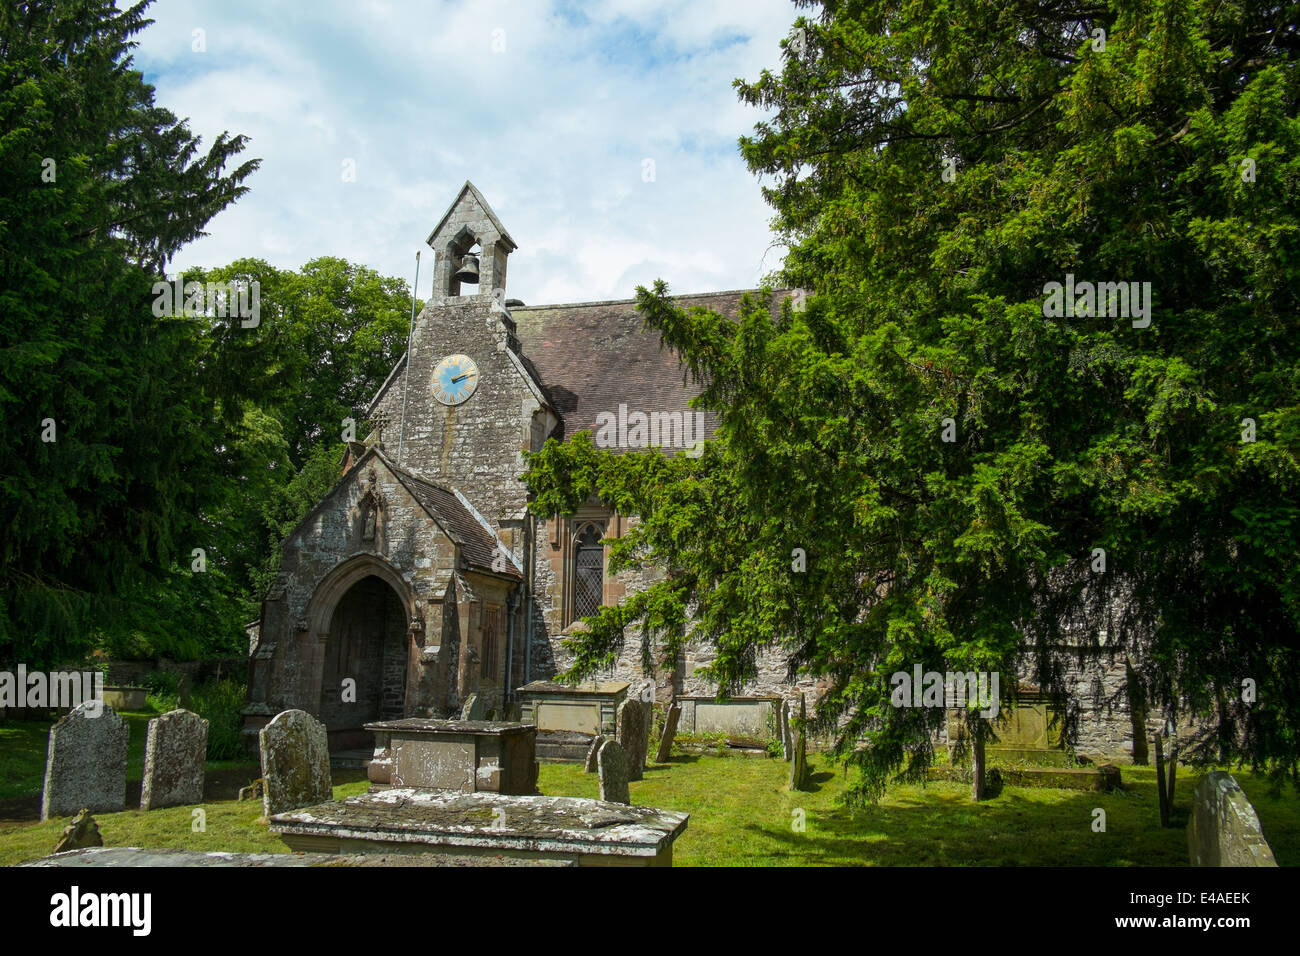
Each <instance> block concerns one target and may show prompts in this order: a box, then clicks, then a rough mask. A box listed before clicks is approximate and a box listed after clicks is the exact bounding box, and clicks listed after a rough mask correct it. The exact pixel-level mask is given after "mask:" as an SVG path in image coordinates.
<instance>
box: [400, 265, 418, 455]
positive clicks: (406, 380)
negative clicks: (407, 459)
mask: <svg viewBox="0 0 1300 956" xmlns="http://www.w3.org/2000/svg"><path fill="white" fill-rule="evenodd" d="M419 289H420V250H418V249H417V250H416V251H415V285H414V286H412V287H411V327H410V328H409V329H408V330H407V332H406V374H405V375H404V376H403V382H402V423H401V425H400V426H399V427H398V430H397V463H398V464H399V465H400V464H401V463H402V443H403V441H404V440H405V438H406V394H407V392H408V391H410V388H411V340H412V339H413V338H414V337H415V296H416V293H417V292H418V291H419Z"/></svg>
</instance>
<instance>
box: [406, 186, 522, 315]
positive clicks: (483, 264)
mask: <svg viewBox="0 0 1300 956" xmlns="http://www.w3.org/2000/svg"><path fill="white" fill-rule="evenodd" d="M427 241H428V243H429V246H430V247H431V248H432V249H433V253H434V265H433V298H434V299H435V300H442V299H450V298H456V297H458V296H480V295H483V296H491V295H494V294H496V290H497V289H500V290H501V293H500V294H499V295H498V298H501V299H502V300H503V301H504V295H505V287H506V258H507V257H508V256H509V255H510V253H512V252H514V251H515V249H516V248H517V246H516V245H515V241H514V240H513V239H511V238H510V233H508V232H506V228H505V226H503V225H501V220H499V219H498V218H497V216H496V213H494V212H493V211H492V207H491V206H489V205H488V203H487V200H486V199H484V198H483V194H482V193H480V192H479V191H478V189H477V188H475V186H474V184H473V183H471V182H468V181H466V183H465V185H464V186H463V187H461V190H460V194H459V195H458V196H457V197H456V201H455V202H453V203H452V204H451V208H449V209H448V210H447V212H446V214H445V215H444V216H443V217H442V220H441V221H440V222H439V223H438V225H437V226H435V227H434V229H433V232H431V233H429V238H428V240H427Z"/></svg>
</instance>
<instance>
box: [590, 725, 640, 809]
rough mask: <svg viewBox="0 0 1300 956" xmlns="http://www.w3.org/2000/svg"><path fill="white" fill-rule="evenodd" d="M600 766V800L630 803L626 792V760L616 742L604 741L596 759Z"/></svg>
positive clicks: (630, 796) (623, 752) (629, 796)
mask: <svg viewBox="0 0 1300 956" xmlns="http://www.w3.org/2000/svg"><path fill="white" fill-rule="evenodd" d="M596 762H597V763H598V764H599V765H600V799H602V800H607V801H609V802H610V803H631V802H632V795H631V793H630V792H629V791H628V786H627V781H628V763H629V761H628V759H627V753H626V752H625V751H624V750H623V748H622V747H621V746H619V743H618V741H617V740H606V741H605V742H604V743H603V744H601V747H600V753H599V754H598V755H597V757H596Z"/></svg>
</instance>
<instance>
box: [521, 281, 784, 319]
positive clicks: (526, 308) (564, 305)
mask: <svg viewBox="0 0 1300 956" xmlns="http://www.w3.org/2000/svg"><path fill="white" fill-rule="evenodd" d="M762 291H763V289H762V288H761V287H756V288H751V289H721V290H719V291H717V292H683V293H681V294H679V295H672V294H671V293H670V294H669V296H668V297H669V298H670V299H709V298H713V297H715V296H719V295H744V294H745V293H746V292H762ZM771 291H772V292H788V291H790V290H788V289H772V290H771ZM629 302H636V298H635V297H633V298H631V299H597V300H594V301H591V302H556V303H552V304H548V305H512V306H511V307H510V312H511V314H514V313H515V312H531V311H532V310H534V309H582V308H590V307H591V306H596V305H626V304H628V303H629Z"/></svg>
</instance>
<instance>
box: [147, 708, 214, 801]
mask: <svg viewBox="0 0 1300 956" xmlns="http://www.w3.org/2000/svg"><path fill="white" fill-rule="evenodd" d="M207 757H208V722H207V721H206V720H204V719H203V718H202V717H200V716H199V715H198V714H195V713H192V712H190V711H188V710H169V711H168V712H167V713H165V714H163V715H162V716H161V717H155V718H154V719H153V720H151V721H149V732H148V735H147V736H146V738H145V744H144V782H143V783H142V784H141V787H140V809H141V810H153V809H156V808H157V807H179V806H184V805H185V804H189V803H202V802H203V767H204V764H205V763H206V762H207Z"/></svg>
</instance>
